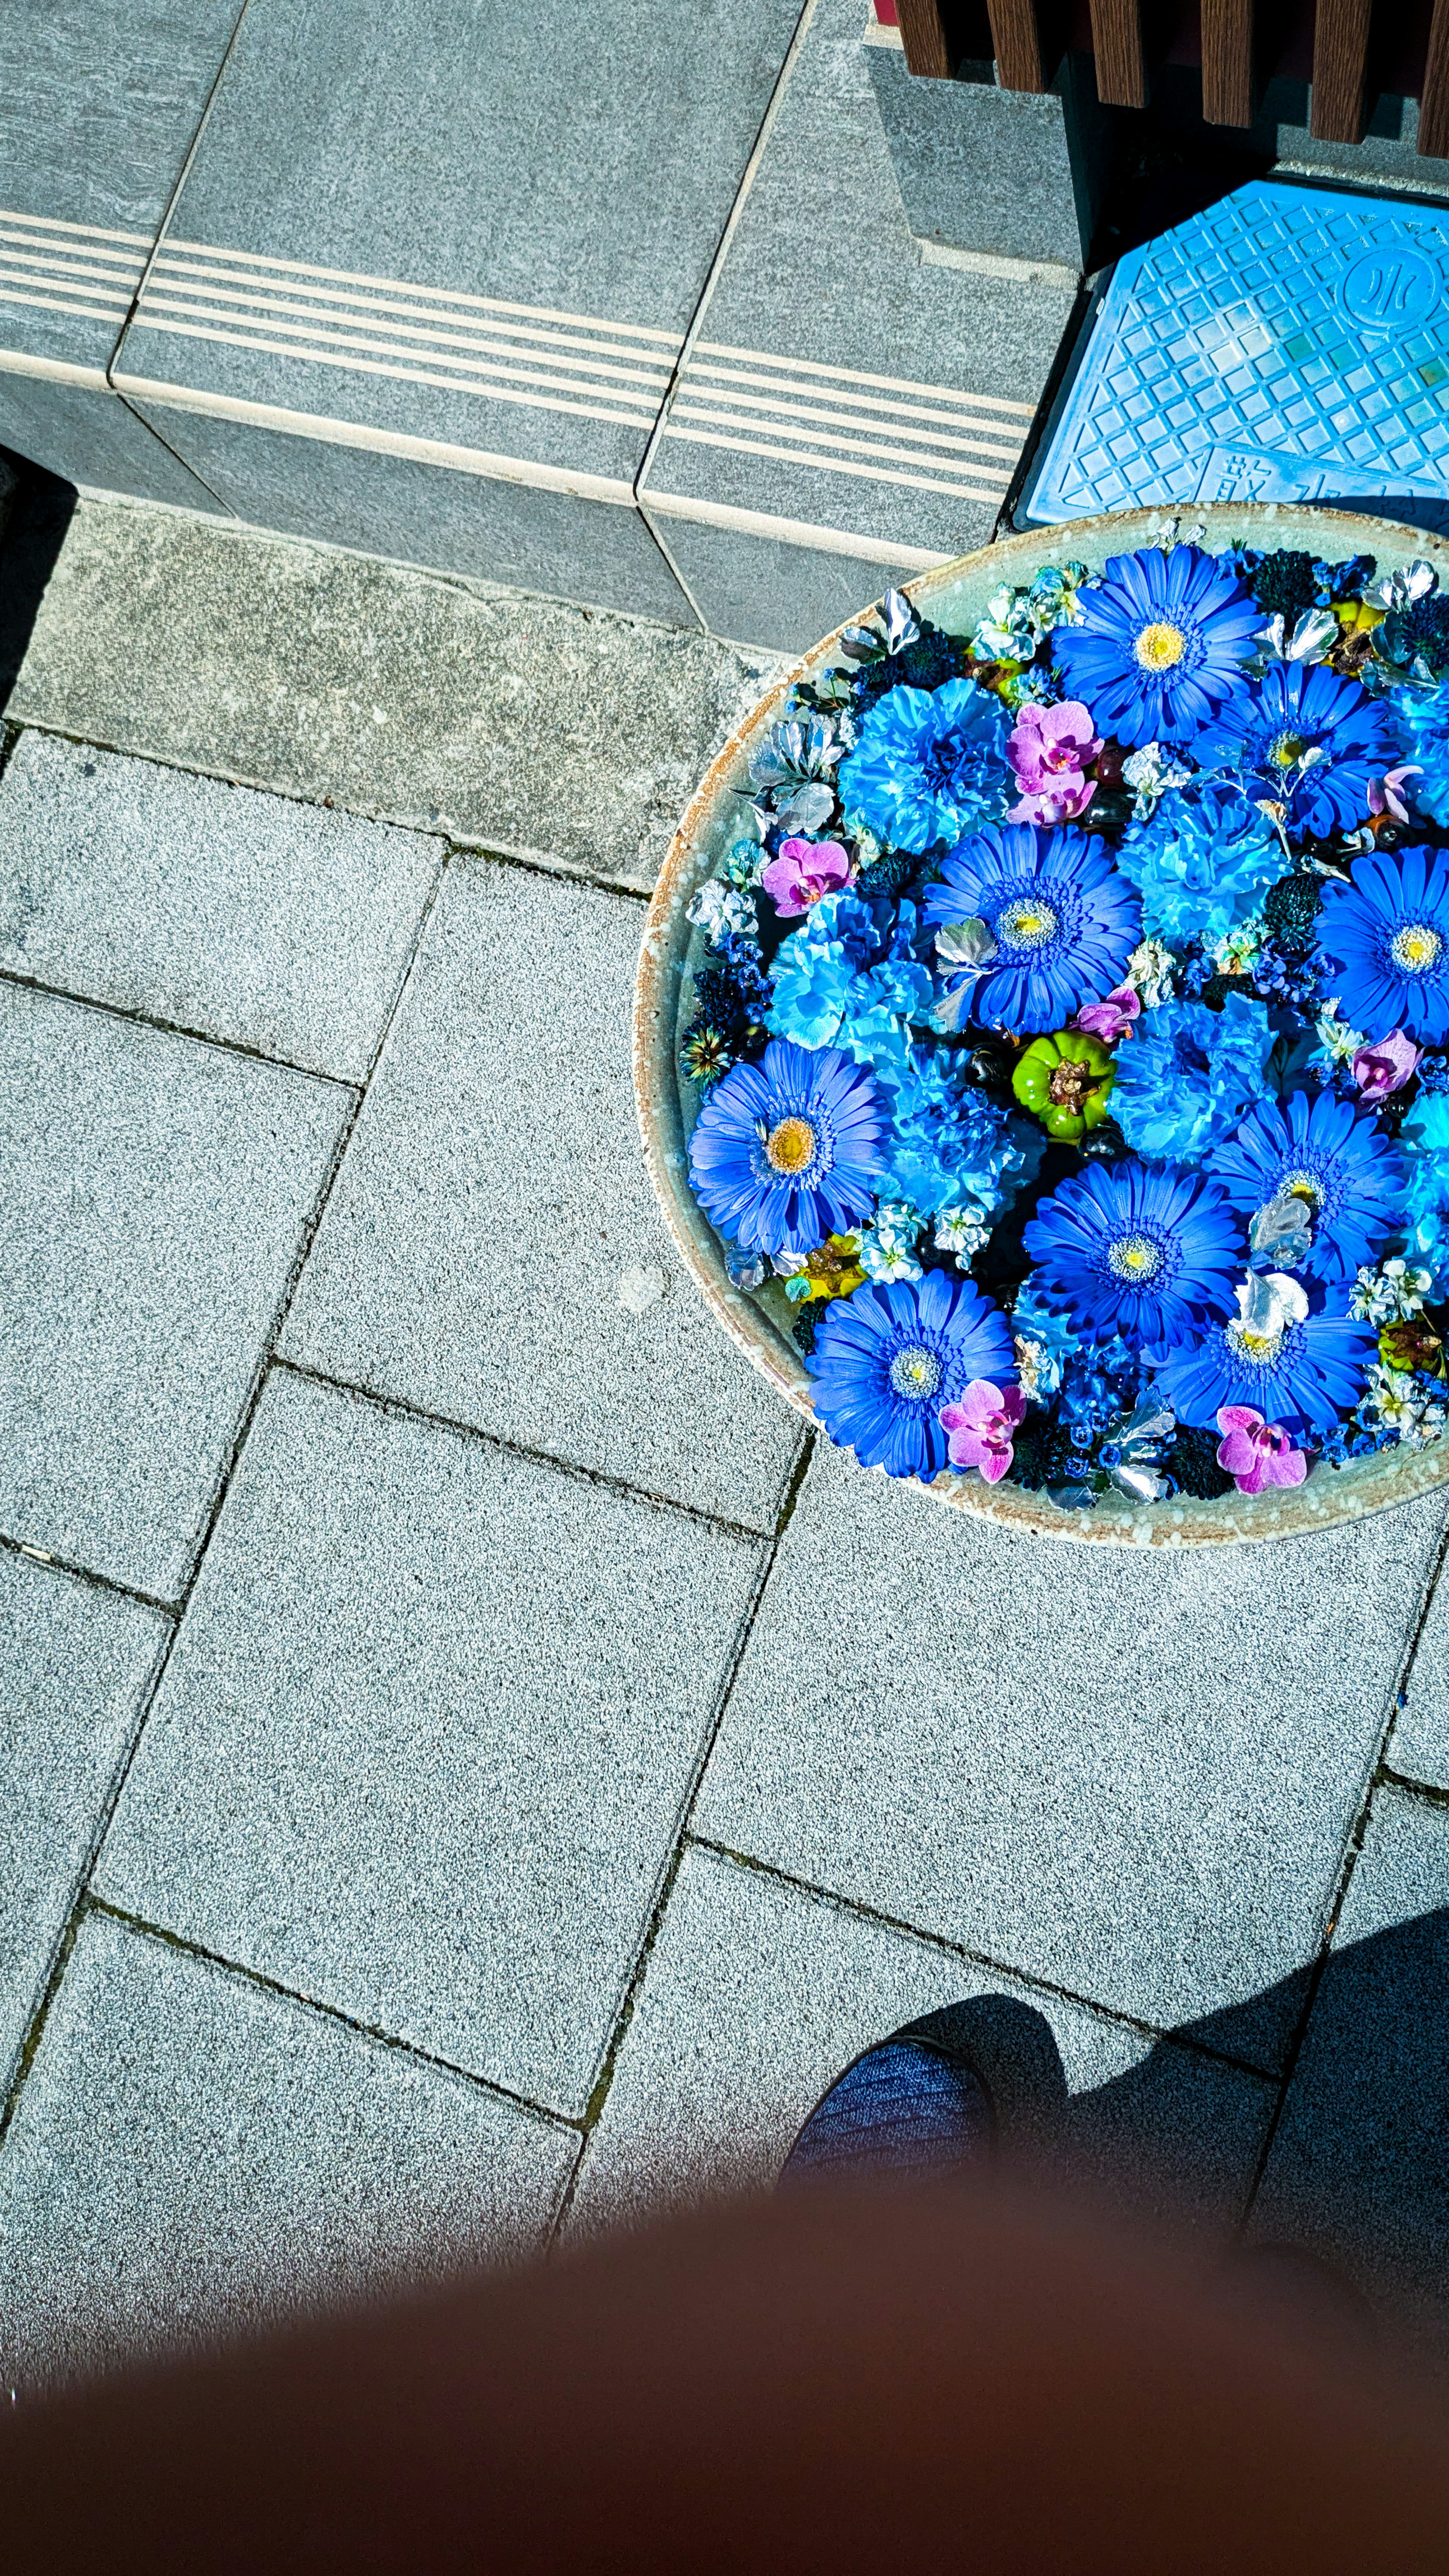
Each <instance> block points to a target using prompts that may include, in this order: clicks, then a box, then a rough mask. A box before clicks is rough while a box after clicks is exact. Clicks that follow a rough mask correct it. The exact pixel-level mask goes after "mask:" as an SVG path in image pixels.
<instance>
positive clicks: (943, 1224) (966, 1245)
mask: <svg viewBox="0 0 1449 2576" xmlns="http://www.w3.org/2000/svg"><path fill="white" fill-rule="evenodd" d="M991 1226H992V1219H991V1217H990V1215H989V1214H988V1212H987V1210H986V1209H985V1208H983V1207H981V1206H979V1205H978V1203H977V1202H976V1200H974V1199H967V1200H966V1201H965V1202H964V1204H963V1205H962V1206H960V1207H947V1208H939V1209H938V1210H937V1213H936V1246H937V1249H938V1251H941V1252H954V1253H955V1255H956V1258H957V1260H958V1261H969V1260H970V1258H971V1255H972V1253H973V1252H979V1251H980V1249H981V1246H982V1244H983V1243H984V1242H985V1241H986V1239H987V1236H988V1235H989V1234H990V1232H991Z"/></svg>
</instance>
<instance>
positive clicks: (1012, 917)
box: [897, 691, 1142, 1031]
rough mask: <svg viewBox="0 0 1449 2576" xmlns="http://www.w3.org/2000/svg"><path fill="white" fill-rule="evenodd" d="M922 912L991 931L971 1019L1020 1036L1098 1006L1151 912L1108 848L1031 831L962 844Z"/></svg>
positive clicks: (1001, 831) (938, 921)
mask: <svg viewBox="0 0 1449 2576" xmlns="http://www.w3.org/2000/svg"><path fill="white" fill-rule="evenodd" d="M897 695H899V691H898V692H897ZM921 914H922V919H923V920H924V921H925V922H926V923H927V925H928V926H929V925H933V924H934V925H944V924H946V923H950V922H962V921H971V920H976V919H979V920H982V921H984V922H985V923H986V925H987V928H988V929H989V930H990V932H991V935H992V938H993V939H994V941H995V943H996V954H995V957H994V958H993V959H992V960H991V962H990V963H989V964H988V965H987V966H986V967H985V968H984V969H983V970H982V972H981V974H980V979H979V981H977V982H976V983H975V986H974V990H973V992H972V995H971V1003H970V1008H971V1014H972V1017H973V1018H974V1019H977V1020H979V1021H982V1022H984V1023H985V1024H986V1025H987V1026H990V1027H994V1028H1009V1029H1012V1030H1014V1031H1021V1030H1039V1029H1059V1028H1060V1027H1061V1025H1062V1023H1063V1021H1064V1020H1067V1019H1069V1018H1070V1017H1071V1014H1072V1013H1073V1011H1075V1010H1077V1009H1078V1008H1079V1007H1080V1005H1081V1004H1082V1003H1083V1002H1086V1001H1093V1002H1099V1001H1100V1000H1101V999H1102V997H1103V995H1104V994H1105V993H1109V992H1110V991H1111V990H1112V987H1113V986H1114V984H1117V983H1119V982H1120V981H1121V978H1122V974H1123V970H1124V969H1125V967H1126V964H1127V960H1128V958H1129V957H1130V956H1131V954H1132V951H1133V949H1134V948H1135V947H1136V945H1137V943H1138V941H1139V939H1140V938H1141V936H1142V908H1141V906H1140V904H1139V903H1138V900H1137V897H1136V895H1135V894H1134V892H1133V890H1132V888H1131V887H1130V886H1129V885H1128V884H1127V882H1126V880H1125V878H1123V877H1120V876H1119V875H1118V873H1117V870H1116V869H1115V867H1114V866H1113V864H1112V859H1111V854H1110V852H1109V850H1108V848H1107V844H1106V842H1105V841H1101V840H1097V839H1095V838H1093V837H1091V836H1089V835H1088V834H1086V833H1083V832H1041V831H1038V830H1037V829H1036V827H1035V825H1034V824H1031V823H1009V824H1007V825H1005V826H1004V827H1001V828H997V829H993V830H991V831H987V832H981V833H979V834H978V835H977V837H976V838H975V839H974V840H969V841H962V842H961V843H960V844H959V846H958V847H957V848H956V849H954V850H953V851H952V852H951V855H950V857H949V858H948V859H947V860H946V863H945V865H944V867H943V869H942V872H941V880H940V883H939V884H938V885H932V886H928V887H927V889H926V893H925V899H924V902H923V904H922V907H921ZM973 972H974V970H973ZM955 980H956V981H959V980H960V979H959V978H957V979H955Z"/></svg>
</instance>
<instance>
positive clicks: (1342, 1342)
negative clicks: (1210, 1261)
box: [1153, 1282, 1378, 1432]
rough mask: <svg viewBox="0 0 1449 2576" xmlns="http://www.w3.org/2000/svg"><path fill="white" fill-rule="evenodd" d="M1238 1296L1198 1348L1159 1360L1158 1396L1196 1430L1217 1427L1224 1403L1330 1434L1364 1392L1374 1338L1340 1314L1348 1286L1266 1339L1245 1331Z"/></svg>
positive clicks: (1186, 1346)
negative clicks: (1322, 1307) (1319, 1310)
mask: <svg viewBox="0 0 1449 2576" xmlns="http://www.w3.org/2000/svg"><path fill="white" fill-rule="evenodd" d="M1241 1297H1242V1292H1241V1291H1238V1292H1236V1294H1235V1296H1233V1297H1229V1298H1227V1299H1225V1301H1224V1303H1223V1305H1222V1307H1221V1308H1220V1310H1219V1311H1218V1313H1217V1314H1216V1315H1214V1316H1213V1318H1212V1320H1211V1322H1210V1323H1209V1326H1208V1329H1207V1331H1206V1333H1204V1334H1203V1336H1202V1338H1201V1339H1200V1340H1199V1341H1197V1342H1195V1343H1194V1342H1183V1343H1180V1344H1179V1345H1178V1346H1177V1348H1176V1349H1175V1350H1169V1351H1166V1352H1164V1353H1162V1354H1160V1355H1159V1359H1158V1365H1157V1369H1156V1373H1155V1376H1154V1380H1153V1385H1154V1389H1155V1391H1156V1393H1157V1394H1159V1395H1160V1396H1161V1397H1162V1398H1163V1400H1164V1402H1165V1403H1167V1404H1170V1405H1171V1407H1172V1410H1173V1412H1174V1413H1175V1414H1176V1415H1177V1418H1178V1420H1179V1422H1186V1423H1188V1424H1190V1425H1191V1426H1192V1427H1193V1428H1194V1429H1197V1430H1207V1429H1209V1428H1210V1427H1214V1426H1215V1425H1216V1423H1217V1418H1218V1409H1219V1407H1220V1406H1221V1405H1224V1404H1249V1405H1253V1406H1255V1407H1256V1409H1257V1411H1258V1412H1259V1413H1261V1415H1262V1417H1263V1419H1264V1421H1265V1422H1276V1423H1280V1424H1281V1425H1282V1426H1283V1428H1284V1430H1285V1431H1293V1432H1304V1431H1320V1432H1321V1431H1328V1430H1330V1429H1331V1428H1332V1426H1333V1425H1334V1423H1335V1422H1336V1421H1337V1420H1338V1417H1339V1415H1340V1414H1341V1413H1350V1412H1352V1410H1353V1407H1354V1406H1355V1404H1357V1402H1358V1400H1359V1397H1360V1395H1361V1394H1362V1393H1363V1386H1364V1378H1365V1375H1366V1372H1367V1369H1368V1364H1369V1361H1370V1360H1371V1359H1372V1357H1373V1354H1374V1348H1375V1344H1376V1342H1377V1338H1378V1337H1377V1334H1376V1333H1375V1331H1374V1328H1373V1326H1372V1324H1359V1323H1355V1322H1354V1321H1353V1320H1352V1319H1351V1318H1350V1317H1349V1316H1348V1315H1347V1314H1346V1313H1345V1312H1344V1311H1343V1310H1344V1306H1345V1304H1346V1302H1347V1297H1348V1290H1347V1287H1346V1285H1345V1284H1344V1283H1342V1282H1340V1283H1339V1286H1338V1288H1337V1290H1336V1291H1334V1292H1332V1304H1331V1307H1330V1309H1329V1311H1327V1312H1325V1313H1323V1314H1319V1315H1305V1316H1304V1317H1303V1318H1302V1319H1301V1321H1293V1320H1291V1319H1290V1320H1287V1321H1285V1322H1283V1323H1282V1324H1280V1325H1279V1326H1278V1328H1277V1329H1275V1331H1274V1332H1273V1333H1272V1334H1271V1335H1268V1336H1259V1335H1257V1334H1255V1333H1250V1332H1248V1331H1247V1330H1246V1329H1245V1327H1244V1324H1243V1322H1242V1318H1241V1316H1240V1315H1239V1314H1236V1313H1234V1311H1233V1308H1234V1305H1235V1304H1240V1303H1241Z"/></svg>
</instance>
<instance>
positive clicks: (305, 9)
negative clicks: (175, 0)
mask: <svg viewBox="0 0 1449 2576" xmlns="http://www.w3.org/2000/svg"><path fill="white" fill-rule="evenodd" d="M800 8H801V0H731V5H728V6H726V5H723V0H702V5H701V6H700V7H699V8H698V9H696V10H695V11H694V12H693V13H692V15H691V22H690V29H689V38H688V41H684V40H683V37H682V33H681V27H680V22H679V19H678V15H677V12H676V11H675V10H674V9H673V8H672V7H671V6H670V5H669V0H636V5H634V6H632V7H631V8H629V9H628V10H627V11H624V12H622V13H620V12H615V11H609V12H605V11H602V10H599V9H597V8H583V7H581V6H580V0H530V5H528V6H522V5H519V4H518V0H509V4H508V5H502V4H501V0H500V5H495V6H493V7H491V8H489V9H487V10H486V11H480V10H478V9H477V8H476V7H475V6H474V5H473V0H430V5H429V6H428V7H427V8H425V9H416V10H415V9H401V10H400V9H398V8H397V7H396V6H395V5H393V0H252V5H251V7H250V8H249V10H248V11H247V14H246V17H245V19H244V20H243V22H242V25H241V27H240V29H239V31H238V35H237V39H236V42H235V44H234V46H233V48H232V51H231V54H230V56H229V58H228V61H227V65H226V69H225V71H224V73H223V75H222V78H221V81H220V83H219V84H218V88H217V93H216V98H215V101H214V104H213V106H212V110H211V114H210V116H209V118H208V120H207V124H206V127H205V130H204V132H203V134H202V136H201V138H200V141H199V144H198V147H197V151H196V154H195V157H194V159H193V160H192V162H191V165H190V167H189V169H188V171H187V173H186V177H185V180H184V182H183V184H182V187H181V189H180V192H179V195H178V197H177V200H176V203H175V206H174V208H173V210H172V213H171V216H170V220H169V222H168V225H167V231H166V238H165V241H164V243H163V245H162V254H161V259H160V261H159V262H158V267H157V270H156V271H155V272H154V273H153V278H152V281H151V284H150V288H149V290H148V292H147V294H146V295H145V296H143V298H142V301H141V304H140V306H139V308H138V311H137V315H136V318H135V321H134V322H133V324H132V325H131V327H130V328H129V330H128V332H127V335H126V339H125V343H124V345H123V348H122V351H121V355H120V361H119V371H120V373H121V375H122V376H123V378H125V379H129V378H131V377H133V376H139V377H143V378H149V379H152V380H159V381H164V382H168V383H170V384H172V385H177V386H180V387H181V388H183V389H186V390H193V391H196V392H199V393H201V394H202V395H203V396H210V397H213V398H215V397H218V396H220V397H221V398H222V399H241V400H245V401H247V402H250V403H262V404H264V405H267V406H269V407H274V408H280V409H282V410H283V411H288V412H291V413H294V414H304V415H313V416H316V415H319V414H321V415H327V416H330V417H332V418H335V419H337V420H339V421H341V422H345V423H347V424H349V425H351V426H353V427H354V428H358V427H360V428H361V429H363V430H364V431H377V430H381V431H384V432H388V433H392V434H394V435H404V436H414V437H423V438H426V439H428V440H430V441H434V442H440V443H443V444H445V445H448V446H453V447H465V448H468V449H471V450H473V451H478V452H482V453H483V454H489V455H492V456H493V457H494V458H495V459H496V460H497V459H501V460H507V459H527V460H532V461H534V462H536V463H541V464H544V465H547V466H550V467H552V468H553V469H554V470H555V472H563V471H565V470H568V469H572V470H575V471H582V472H585V473H587V474H589V475H593V476H601V477H606V478H611V479H613V480H614V481H616V482H619V483H622V485H623V486H624V489H625V491H626V492H627V489H628V486H629V484H630V482H631V481H632V478H633V475H634V473H635V472H636V471H637V468H638V464H639V461H640V458H641V457H642V455H643V452H644V447H645V444H646V442H647V439H648V435H649V431H650V429H651V428H652V426H653V420H654V416H655V413H656V411H657V409H658V394H657V392H656V391H655V389H654V388H655V384H656V381H657V383H658V386H659V390H662V386H663V384H665V383H667V381H668V358H669V355H670V353H671V351H672V348H673V347H674V346H677V342H678V339H679V337H681V336H682V334H683V332H684V330H685V329H686V327H687V325H688V322H689V319H690V316H691V314H692V312H693V310H694V307H695V304H696V302H697V300H698V297H699V292H700V289H701V287H702V286H703V284H704V280H705V277H706V274H707V273H708V269H709V265H710V261H711V259H712V258H713V256H714V252H715V248H716V245H717V243H718V241H719V238H720V235H721V233H722V231H723V229H724V226H725V223H726V220H727V218H728V215H729V212H730V208H731V205H732V203H733V201H734V197H735V193H736V190H737V188H738V186H739V182H740V179H741V177H742V175H743V173H744V169H745V166H746V163H747V161H748V160H749V157H750V153H751V150H752V148H753V145H754V142H755V138H756V135H757V133H758V130H759V126H760V121H761V118H762V117H763V115H764V112H765V108H766V106H767V104H768V101H769V97H770V93H771V90H772V88H773V86H774V83H775V79H776V77H777V74H778V72H779V69H780V66H781V63H782V62H783V60H784V57H785V53H786V50H787V47H788V45H789V42H790V38H791V35H792V33H793V31H794V28H795V24H796V21H797V19H798V17H799V15H800ZM481 173H486V180H483V181H482V182H481V183H480V174H481ZM198 249H200V250H201V251H202V252H203V253H204V258H203V259H202V260H201V261H199V262H198V261H197V259H196V257H195V253H196V251H197V250H198ZM188 252H189V253H190V256H188ZM237 254H240V257H239V258H238V257H237V256H236V255H237ZM187 269H192V270H196V271H199V272H200V273H199V274H197V275H195V276H194V277H193V278H192V279H191V280H188V279H187V277H186V276H185V275H184V274H183V272H185V271H186V270H187ZM237 270H240V271H241V274H240V275H239V276H238V275H236V274H234V272H235V271H237ZM163 274H164V277H165V281H166V289H165V292H164V294H163V293H162V292H160V282H161V279H162V276H163ZM319 284H320V285H322V286H323V287H324V288H325V290H326V295H327V296H329V297H330V298H331V301H330V303H325V302H324V299H323V298H316V299H315V301H314V300H313V297H314V290H315V288H316V287H317V286H318V285H319ZM359 285H362V286H370V287H372V288H373V289H379V288H381V289H384V290H390V291H387V292H385V293H384V294H383V295H381V296H375V297H374V298H373V299H371V300H370V302H365V303H364V304H363V305H362V306H361V307H359V306H358V304H357V303H356V302H355V301H354V300H348V301H347V302H346V303H345V304H341V305H340V299H341V298H343V297H344V296H345V293H346V289H347V288H348V287H352V288H354V289H355V288H356V287H357V286H359ZM219 286H220V287H222V289H223V291H221V292H218V291H216V290H217V288H218V287H219ZM319 305H320V306H322V309H320V310H319V309H318V308H319ZM440 317H441V320H440ZM176 321H179V322H180V324H181V328H180V329H179V330H177V329H173V328H172V327H170V326H171V325H172V324H173V322H176ZM500 323H501V324H502V325H503V326H504V327H503V328H502V329H500V328H499V327H498V326H499V324H500ZM339 324H341V326H342V327H339ZM485 325H491V326H492V327H491V330H488V331H485V329H484V327H483V326H485ZM580 325H582V326H584V327H583V330H582V332H580V328H579V326H580ZM279 326H281V327H279ZM429 326H433V327H432V328H431V329H430V327H429ZM470 326H471V327H470ZM644 335H647V336H644ZM655 335H657V339H656V336H655ZM571 340H572V341H576V343H577V345H576V348H571V349H570V350H569V352H568V364H567V368H566V371H564V370H560V368H559V358H560V344H561V343H563V342H566V341H571ZM658 351H662V353H663V361H664V362H663V366H662V369H661V368H656V369H654V370H652V371H651V370H647V369H645V368H643V367H641V366H640V365H639V364H638V360H639V356H640V353H641V352H649V353H650V354H655V353H656V352H658ZM354 353H356V354H357V355H358V356H359V357H360V359H361V363H360V364H353V363H351V361H352V359H353V356H354ZM621 390H622V392H623V393H624V394H625V396H626V397H628V399H627V400H626V401H625V402H620V401H619V400H618V399H617V394H618V392H619V391H621ZM193 418H194V416H189V415H188V414H186V413H184V412H182V413H177V414H176V415H174V435H175V437H176V439H177V441H178V444H179V447H180V451H181V453H182V454H183V455H185V456H189V455H190V453H191V448H190V439H191V434H192V428H193ZM202 470H205V468H203V469H202ZM513 479H514V481H515V482H516V481H517V479H518V478H517V477H516V476H515V477H514V478H513ZM456 491H457V500H456V511H457V515H458V517H459V519H460V520H463V519H466V517H467V514H468V513H469V512H470V511H471V510H472V509H473V508H474V507H475V506H476V503H475V497H474V492H473V484H472V477H471V476H469V477H459V478H458V481H457V485H456Z"/></svg>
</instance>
